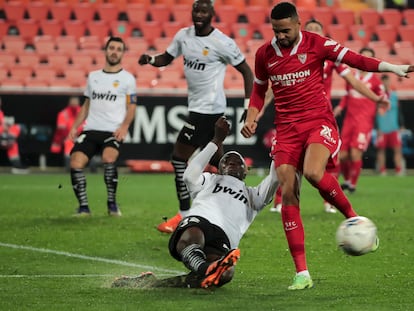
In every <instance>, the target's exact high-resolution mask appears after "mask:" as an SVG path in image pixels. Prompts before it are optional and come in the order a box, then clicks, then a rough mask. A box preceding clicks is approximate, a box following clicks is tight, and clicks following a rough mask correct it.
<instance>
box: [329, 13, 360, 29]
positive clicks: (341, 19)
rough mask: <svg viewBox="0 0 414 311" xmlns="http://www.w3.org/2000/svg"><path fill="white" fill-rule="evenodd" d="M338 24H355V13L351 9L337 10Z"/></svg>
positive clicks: (335, 14)
mask: <svg viewBox="0 0 414 311" xmlns="http://www.w3.org/2000/svg"><path fill="white" fill-rule="evenodd" d="M334 16H335V21H336V24H340V25H344V26H347V27H348V28H349V27H350V26H351V25H353V24H355V13H354V11H352V10H350V9H336V10H335V11H334Z"/></svg>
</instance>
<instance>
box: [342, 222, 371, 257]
mask: <svg viewBox="0 0 414 311" xmlns="http://www.w3.org/2000/svg"><path fill="white" fill-rule="evenodd" d="M336 243H337V244H338V247H339V248H340V249H342V250H343V251H344V252H345V253H346V254H348V255H351V256H361V255H364V254H366V253H369V252H371V251H374V250H376V249H377V248H378V238H377V227H376V226H375V224H374V223H373V222H372V221H371V220H370V219H368V218H366V217H363V216H356V217H352V218H348V219H345V220H344V221H343V222H342V223H341V224H340V226H339V228H338V230H337V231H336Z"/></svg>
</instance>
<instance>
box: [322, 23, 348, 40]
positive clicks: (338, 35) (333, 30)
mask: <svg viewBox="0 0 414 311" xmlns="http://www.w3.org/2000/svg"><path fill="white" fill-rule="evenodd" d="M326 32H327V36H328V37H330V38H332V39H333V40H335V41H337V42H339V43H342V44H343V43H344V42H346V41H348V40H349V28H348V26H346V25H343V24H330V25H327V27H326Z"/></svg>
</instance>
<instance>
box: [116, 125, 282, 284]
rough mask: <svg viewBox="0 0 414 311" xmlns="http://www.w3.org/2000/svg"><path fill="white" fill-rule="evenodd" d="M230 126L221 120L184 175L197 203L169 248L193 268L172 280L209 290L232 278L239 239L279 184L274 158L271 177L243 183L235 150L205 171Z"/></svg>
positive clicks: (123, 280) (242, 168)
mask: <svg viewBox="0 0 414 311" xmlns="http://www.w3.org/2000/svg"><path fill="white" fill-rule="evenodd" d="M229 130H230V124H229V122H228V121H227V120H226V119H225V117H221V118H219V119H218V120H217V122H216V123H215V134H214V137H213V139H212V140H211V142H209V143H208V144H207V145H206V147H205V148H204V149H203V150H202V151H201V152H200V153H199V154H197V155H196V156H195V157H194V158H193V159H192V160H191V161H190V163H189V165H188V167H187V169H186V170H185V173H184V181H185V183H186V185H187V187H188V189H189V191H190V194H191V198H192V199H193V201H192V205H191V209H190V210H189V214H188V215H187V216H186V217H184V218H183V219H182V220H181V222H180V223H179V224H178V227H177V228H176V230H175V231H174V232H173V234H172V236H171V238H170V241H169V250H170V254H171V256H172V257H174V258H175V259H177V260H179V261H182V262H183V264H184V265H185V266H186V267H187V268H188V269H189V270H190V271H191V272H190V274H188V275H187V276H186V277H182V276H179V277H176V278H172V279H171V280H170V283H171V282H172V283H174V284H176V283H177V282H178V284H184V285H180V286H178V285H177V286H178V287H203V288H205V287H211V286H221V285H223V284H225V283H228V282H230V280H231V279H232V277H233V274H234V268H233V266H234V265H235V264H236V262H237V260H238V259H239V257H240V250H239V249H238V246H239V243H240V240H241V238H242V236H243V235H244V233H245V232H246V231H247V229H248V228H249V226H250V225H251V223H252V222H253V220H254V218H255V217H256V215H257V213H258V212H260V211H261V210H262V209H263V208H264V207H265V206H266V205H267V204H268V203H269V202H270V201H271V200H272V198H273V196H274V193H275V190H276V187H277V184H278V182H277V177H276V171H275V168H274V165H273V161H272V164H271V166H270V171H269V175H268V176H266V178H264V179H263V180H262V182H261V183H259V184H258V185H257V186H255V187H250V186H247V185H246V184H245V182H244V179H245V177H246V173H247V166H246V163H245V161H244V159H243V157H242V156H241V155H240V154H239V153H238V152H236V151H229V152H227V153H225V154H224V155H223V157H222V158H221V159H220V162H219V167H218V173H217V174H211V173H208V172H204V173H203V171H204V169H205V167H206V166H207V165H208V163H209V161H210V159H211V158H212V157H213V156H214V154H215V153H216V152H217V150H218V148H220V147H221V146H222V143H223V141H224V139H225V137H226V136H227V135H228V134H229ZM144 278H147V276H145V275H144ZM139 279H140V278H139V277H138V278H128V277H125V278H121V279H119V280H118V281H117V283H118V284H125V283H128V281H129V283H132V284H133V283H134V282H139V281H140V280H139ZM180 280H181V281H180ZM162 282H163V283H162V284H166V283H168V282H166V281H165V280H162ZM155 286H156V285H155Z"/></svg>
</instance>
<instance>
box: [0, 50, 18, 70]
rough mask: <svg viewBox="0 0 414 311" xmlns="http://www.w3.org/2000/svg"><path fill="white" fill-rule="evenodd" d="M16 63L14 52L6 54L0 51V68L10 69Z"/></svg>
mask: <svg viewBox="0 0 414 311" xmlns="http://www.w3.org/2000/svg"><path fill="white" fill-rule="evenodd" d="M16 62H17V57H16V54H15V53H14V52H6V51H2V50H0V68H11V67H13V66H14V65H15V64H16Z"/></svg>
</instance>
